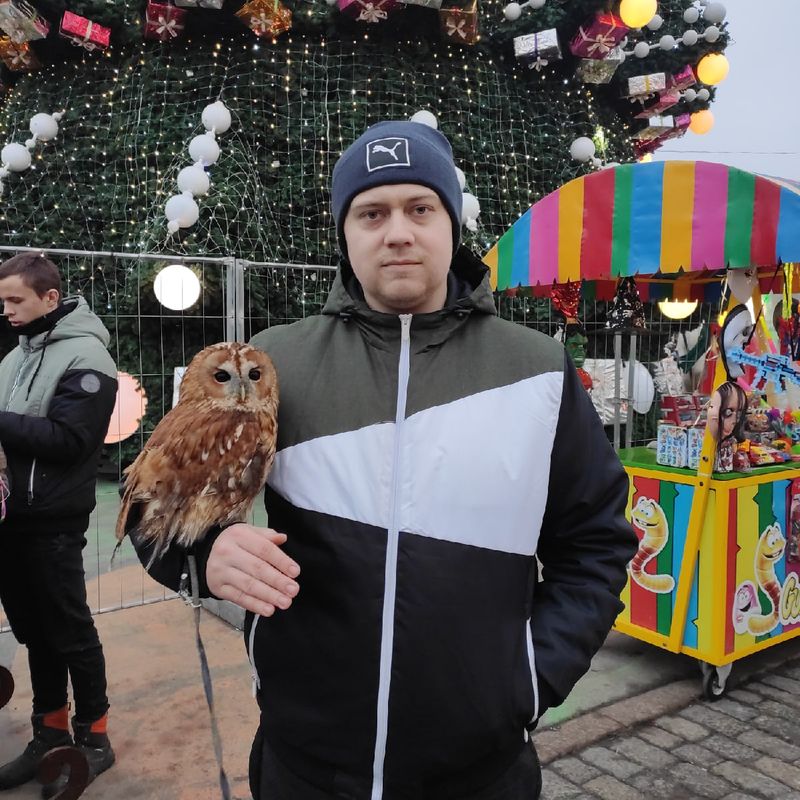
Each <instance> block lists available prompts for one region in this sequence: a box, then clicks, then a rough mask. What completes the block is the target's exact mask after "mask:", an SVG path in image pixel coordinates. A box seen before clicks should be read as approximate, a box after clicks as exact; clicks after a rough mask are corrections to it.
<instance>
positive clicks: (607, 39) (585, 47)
mask: <svg viewBox="0 0 800 800" xmlns="http://www.w3.org/2000/svg"><path fill="white" fill-rule="evenodd" d="M629 30H630V28H628V26H627V25H626V24H625V23H624V22H623V21H622V20H621V19H620V18H619V17H617V16H615V15H614V14H604V13H598V14H597V15H596V16H595V17H594V18H593V19H591V20H590V21H589V22H587V23H586V24H585V25H581V27H579V28H578V32H577V33H576V34H575V36H574V38H573V39H572V41H571V42H570V45H569V49H570V51H571V52H572V55H574V56H579V57H581V58H605V57H606V56H607V55H608V54H609V53H610V52H611V51H612V50H613V49H614V48H615V47H616V46H617V45H618V44H619V43H620V42H621V41H622V40H623V39H624V38H625V35H626V34H627V33H628V31H629Z"/></svg>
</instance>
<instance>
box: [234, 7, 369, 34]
mask: <svg viewBox="0 0 800 800" xmlns="http://www.w3.org/2000/svg"><path fill="white" fill-rule="evenodd" d="M355 1H356V2H359V1H360V0H355ZM236 16H237V17H239V19H240V20H242V22H244V24H245V25H247V27H248V28H250V30H251V31H253V33H254V34H255V35H256V36H258V37H266V38H270V39H274V38H275V37H277V36H280V35H281V34H282V33H285V32H286V31H288V30H290V29H291V27H292V12H291V11H290V10H289V9H288V8H286V6H284V5H282V4H281V3H280V0H250V2H249V3H245V4H244V5H243V6H242V7H241V8H240V9H239V10H238V11H237V12H236Z"/></svg>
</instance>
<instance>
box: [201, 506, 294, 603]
mask: <svg viewBox="0 0 800 800" xmlns="http://www.w3.org/2000/svg"><path fill="white" fill-rule="evenodd" d="M285 542H286V536H285V534H283V533H278V532H277V531H274V530H272V528H254V527H253V526H252V525H245V524H244V523H241V522H239V523H237V524H236V525H231V527H230V528H226V529H225V530H224V531H223V532H222V533H221V534H220V535H219V536H218V537H217V540H216V542H214V545H213V547H212V548H211V553H210V554H209V557H208V562H207V564H206V583H207V584H208V588H209V589H211V591H212V592H213V593H214V594H215V595H216V596H217V597H219V598H221V599H222V600H230V601H232V602H234V603H236V605H238V606H242V608H245V609H247V610H248V611H252V612H253V613H254V614H260V615H261V616H262V617H271V616H272V615H273V614H274V613H275V609H276V608H283V609H286V608H289V606H290V605H291V604H292V598H293V597H295V595H296V594H297V593H298V591H300V587H299V586H298V585H297V583H296V582H295V581H294V580H293V579H294V578H296V577H297V576H298V575H299V574H300V567H299V566H298V565H297V564H296V563H295V562H294V561H292V559H291V558H289V556H287V555H286V553H284V552H283V550H281V548H280V545H282V544H284V543H285Z"/></svg>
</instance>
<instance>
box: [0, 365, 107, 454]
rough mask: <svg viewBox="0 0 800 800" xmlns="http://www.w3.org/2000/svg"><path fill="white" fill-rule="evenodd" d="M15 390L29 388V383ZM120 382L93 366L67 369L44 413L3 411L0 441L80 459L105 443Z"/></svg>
mask: <svg viewBox="0 0 800 800" xmlns="http://www.w3.org/2000/svg"><path fill="white" fill-rule="evenodd" d="M17 391H19V392H25V391H27V385H22V386H20V387H19V388H18V389H17ZM116 396H117V381H116V380H115V379H114V378H111V377H109V376H108V375H106V374H105V373H103V372H97V371H95V370H91V369H75V370H67V371H66V372H65V373H64V374H63V375H62V376H61V379H60V380H59V382H58V385H57V386H56V391H55V394H54V395H53V399H52V400H51V401H50V406H49V408H48V411H47V416H46V417H34V416H29V415H28V414H15V413H14V412H12V411H0V442H3V445H4V446H5V447H7V448H8V449H9V450H17V451H19V452H21V453H28V454H29V455H31V456H33V457H34V458H41V459H44V460H47V461H54V462H61V463H67V464H69V463H76V464H77V463H80V462H81V461H83V460H85V459H86V458H88V457H89V456H90V455H91V454H92V453H94V451H95V450H96V449H97V448H98V446H99V445H100V444H102V442H103V439H104V438H105V435H106V432H107V431H108V421H109V419H110V418H111V412H112V411H113V409H114V402H115V399H116Z"/></svg>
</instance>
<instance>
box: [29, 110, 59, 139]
mask: <svg viewBox="0 0 800 800" xmlns="http://www.w3.org/2000/svg"><path fill="white" fill-rule="evenodd" d="M30 127H31V133H32V134H33V135H34V136H36V137H37V138H38V139H41V141H43V142H49V141H50V140H51V139H55V138H56V136H57V135H58V122H56V120H55V119H54V118H53V117H52V116H50V114H34V115H33V116H32V117H31V126H30Z"/></svg>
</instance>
